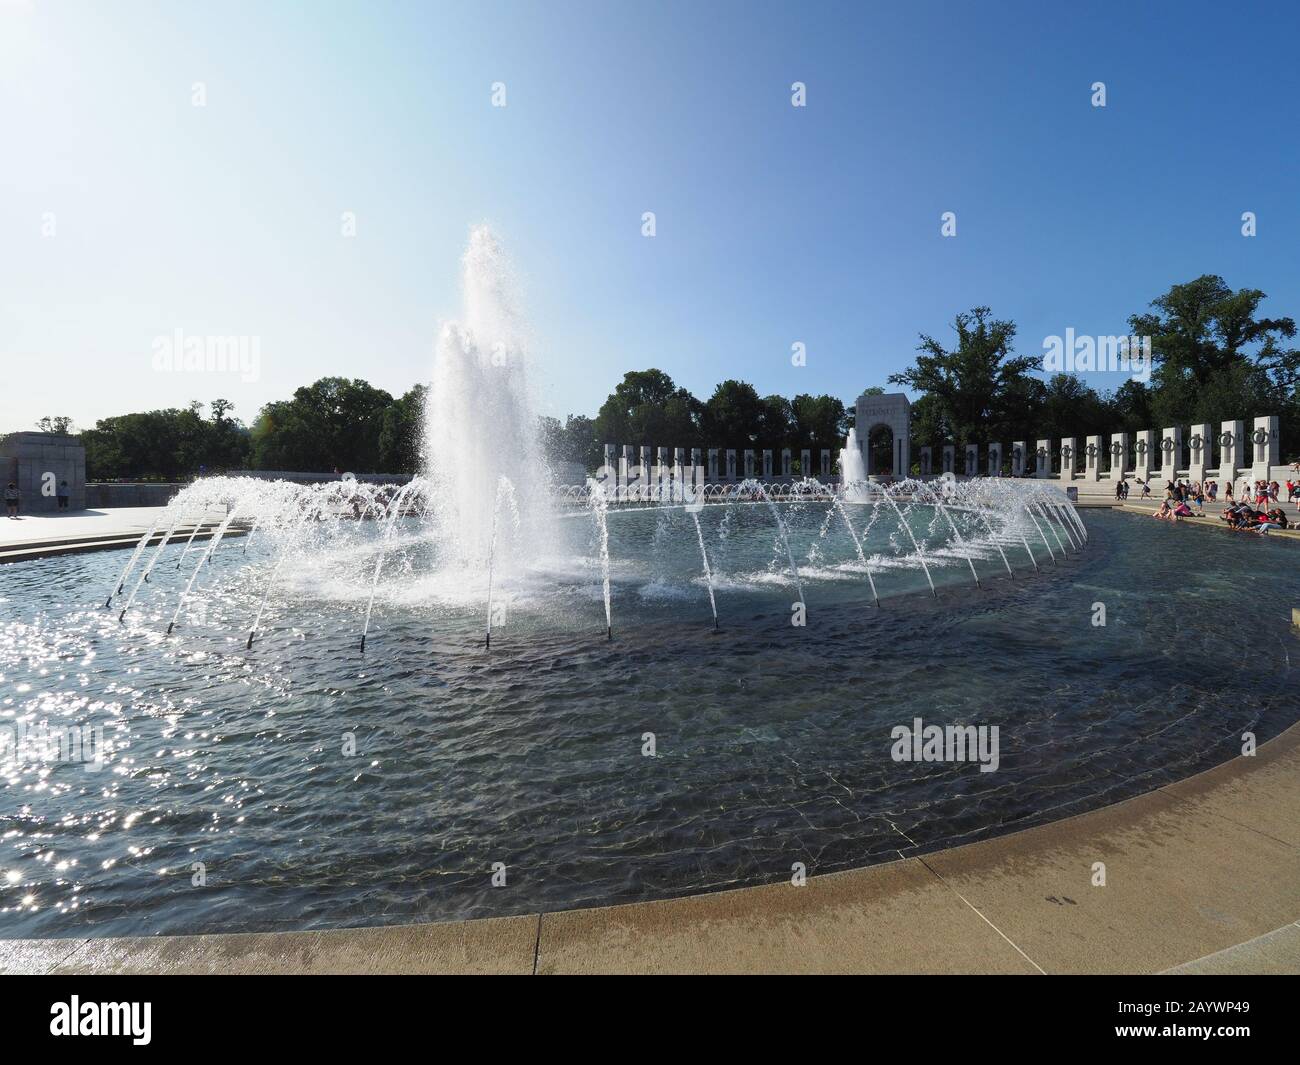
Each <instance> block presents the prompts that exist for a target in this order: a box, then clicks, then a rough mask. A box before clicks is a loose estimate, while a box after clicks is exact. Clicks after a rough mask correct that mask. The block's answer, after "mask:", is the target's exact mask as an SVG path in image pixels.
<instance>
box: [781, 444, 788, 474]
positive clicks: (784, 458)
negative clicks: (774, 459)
mask: <svg viewBox="0 0 1300 1065" xmlns="http://www.w3.org/2000/svg"><path fill="white" fill-rule="evenodd" d="M781 476H782V477H789V476H790V449H789V448H788V447H783V448H782V449H781Z"/></svg>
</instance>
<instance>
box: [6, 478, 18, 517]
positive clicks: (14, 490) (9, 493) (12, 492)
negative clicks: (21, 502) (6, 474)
mask: <svg viewBox="0 0 1300 1065" xmlns="http://www.w3.org/2000/svg"><path fill="white" fill-rule="evenodd" d="M5 510H6V511H7V512H8V516H9V517H11V518H13V519H14V520H15V521H17V520H18V486H17V485H16V484H14V483H13V481H10V482H9V487H8V488H6V489H5Z"/></svg>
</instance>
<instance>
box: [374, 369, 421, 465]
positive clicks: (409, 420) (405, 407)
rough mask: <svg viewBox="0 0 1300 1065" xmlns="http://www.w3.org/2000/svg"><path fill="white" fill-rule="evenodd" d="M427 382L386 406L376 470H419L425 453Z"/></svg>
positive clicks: (381, 424) (380, 430) (381, 423)
mask: <svg viewBox="0 0 1300 1065" xmlns="http://www.w3.org/2000/svg"><path fill="white" fill-rule="evenodd" d="M428 394H429V389H428V388H427V387H426V386H425V385H416V386H415V387H413V388H412V389H411V390H410V391H409V392H407V393H406V394H405V395H404V396H402V398H401V399H398V400H395V401H394V402H393V403H391V404H389V405H388V406H387V407H385V408H384V413H383V416H382V418H381V420H380V428H379V469H378V470H374V471H367V472H375V473H418V472H419V471H420V467H421V458H422V456H423V454H424V401H425V399H426V397H427V396H428Z"/></svg>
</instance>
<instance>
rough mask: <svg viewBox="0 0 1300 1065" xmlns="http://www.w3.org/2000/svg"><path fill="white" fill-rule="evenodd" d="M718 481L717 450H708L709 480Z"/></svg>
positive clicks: (714, 448)
mask: <svg viewBox="0 0 1300 1065" xmlns="http://www.w3.org/2000/svg"><path fill="white" fill-rule="evenodd" d="M717 479H718V449H717V448H716V447H711V448H709V480H710V481H717Z"/></svg>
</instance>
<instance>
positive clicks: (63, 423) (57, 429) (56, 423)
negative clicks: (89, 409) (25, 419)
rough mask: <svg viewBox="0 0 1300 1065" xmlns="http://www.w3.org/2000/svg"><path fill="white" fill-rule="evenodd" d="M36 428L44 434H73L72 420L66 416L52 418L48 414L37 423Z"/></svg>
mask: <svg viewBox="0 0 1300 1065" xmlns="http://www.w3.org/2000/svg"><path fill="white" fill-rule="evenodd" d="M36 428H37V429H39V430H40V431H41V432H43V433H58V434H59V435H60V436H62V435H64V434H65V433H70V432H72V429H73V425H72V419H71V418H69V417H68V416H67V415H65V414H60V415H57V416H56V417H53V418H51V417H50V416H49V415H48V414H47V415H46V416H45V417H44V418H42V419H41V420H40V421H38V422H37V423H36Z"/></svg>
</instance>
